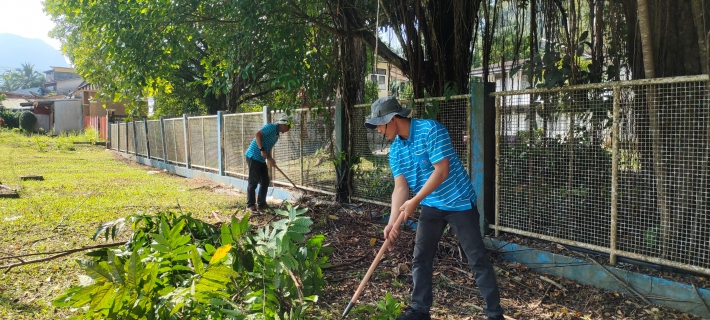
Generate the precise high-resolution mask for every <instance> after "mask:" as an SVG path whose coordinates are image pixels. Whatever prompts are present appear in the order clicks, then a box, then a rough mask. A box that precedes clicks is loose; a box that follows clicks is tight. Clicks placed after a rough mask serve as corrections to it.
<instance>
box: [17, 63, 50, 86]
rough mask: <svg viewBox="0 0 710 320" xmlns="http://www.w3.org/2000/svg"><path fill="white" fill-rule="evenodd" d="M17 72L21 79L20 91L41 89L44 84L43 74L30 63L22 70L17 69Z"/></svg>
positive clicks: (22, 67) (21, 68) (24, 65)
mask: <svg viewBox="0 0 710 320" xmlns="http://www.w3.org/2000/svg"><path fill="white" fill-rule="evenodd" d="M15 72H16V73H18V74H19V78H20V79H21V80H20V82H21V87H20V88H19V89H27V88H34V87H39V86H41V85H42V83H44V76H43V75H42V73H40V72H39V71H37V70H35V66H34V65H33V64H30V63H29V62H25V63H23V64H22V66H21V67H20V68H16V69H15Z"/></svg>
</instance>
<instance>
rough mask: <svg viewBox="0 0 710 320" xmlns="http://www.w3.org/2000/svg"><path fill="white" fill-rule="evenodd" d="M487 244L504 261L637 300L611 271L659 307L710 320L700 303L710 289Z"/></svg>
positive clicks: (498, 243) (523, 248) (507, 244)
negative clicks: (499, 254) (498, 253)
mask: <svg viewBox="0 0 710 320" xmlns="http://www.w3.org/2000/svg"><path fill="white" fill-rule="evenodd" d="M484 242H485V244H486V247H488V249H490V250H496V251H499V252H501V254H502V258H503V259H504V260H506V261H509V262H517V263H521V264H523V265H525V266H527V267H528V268H530V269H533V270H535V271H536V272H539V273H544V274H549V275H553V276H558V277H563V278H565V279H569V280H573V281H576V282H578V283H581V284H585V285H590V286H595V287H598V288H601V289H604V290H608V291H612V292H619V293H624V294H627V295H629V296H630V298H629V299H630V300H636V299H637V298H636V297H635V296H634V294H633V293H631V292H628V289H626V288H625V287H624V286H623V285H622V284H621V283H619V281H618V280H616V279H614V278H613V277H612V276H610V275H609V272H611V273H613V274H615V275H616V276H617V277H618V278H619V279H621V280H623V281H624V282H626V284H627V285H629V286H630V287H632V288H633V289H634V290H636V291H637V292H639V293H640V294H642V295H644V296H645V297H646V298H647V299H648V300H650V301H651V302H652V303H654V304H656V305H659V306H667V307H671V308H673V309H676V310H679V311H682V312H686V313H689V314H693V315H696V316H699V317H702V318H704V319H708V318H710V312H709V311H708V310H707V308H706V307H705V304H704V303H703V302H702V301H701V300H700V299H701V298H702V299H703V300H704V301H705V302H706V303H708V304H710V290H708V289H704V288H697V292H696V291H695V288H693V286H692V285H690V284H684V283H678V282H675V281H670V280H666V279H661V278H658V277H653V276H649V275H646V274H641V273H637V272H632V271H629V270H622V269H619V268H615V267H611V266H604V268H606V269H607V270H608V271H609V272H606V271H604V270H602V269H601V266H599V265H597V264H594V263H591V262H589V261H585V260H580V259H575V258H570V257H567V256H563V255H559V254H554V253H551V252H547V251H543V250H537V249H532V248H529V247H526V246H521V245H517V244H514V243H510V242H505V241H501V240H498V239H495V238H485V239H484ZM570 290H572V289H570Z"/></svg>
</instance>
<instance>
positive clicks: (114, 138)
mask: <svg viewBox="0 0 710 320" xmlns="http://www.w3.org/2000/svg"><path fill="white" fill-rule="evenodd" d="M118 137H119V135H118V124H115V123H112V124H111V150H118V148H119V146H118Z"/></svg>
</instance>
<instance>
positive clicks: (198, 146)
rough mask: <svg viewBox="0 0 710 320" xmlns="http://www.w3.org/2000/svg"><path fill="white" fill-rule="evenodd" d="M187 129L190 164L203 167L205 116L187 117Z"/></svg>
mask: <svg viewBox="0 0 710 320" xmlns="http://www.w3.org/2000/svg"><path fill="white" fill-rule="evenodd" d="M187 130H188V131H189V132H190V135H189V140H188V141H189V143H190V165H191V166H194V167H201V168H205V136H204V131H205V117H194V118H188V119H187Z"/></svg>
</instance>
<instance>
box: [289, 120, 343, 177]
mask: <svg viewBox="0 0 710 320" xmlns="http://www.w3.org/2000/svg"><path fill="white" fill-rule="evenodd" d="M299 116H300V118H299V119H298V120H299V121H296V119H294V128H293V129H291V130H292V131H293V132H294V134H297V135H299V136H300V139H301V141H302V142H301V146H302V151H301V152H302V158H301V159H302V161H301V163H302V165H303V166H302V170H301V179H302V182H301V184H302V185H304V186H307V187H311V188H315V189H318V190H326V191H335V188H336V185H337V181H336V179H337V177H336V173H335V166H334V163H333V159H335V157H336V149H335V123H334V119H335V109H333V108H330V109H324V110H321V112H320V113H319V112H318V111H316V110H308V111H305V110H304V111H301V112H300V113H299Z"/></svg>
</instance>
